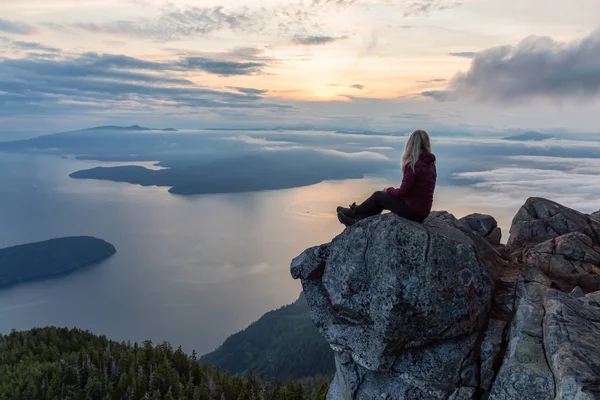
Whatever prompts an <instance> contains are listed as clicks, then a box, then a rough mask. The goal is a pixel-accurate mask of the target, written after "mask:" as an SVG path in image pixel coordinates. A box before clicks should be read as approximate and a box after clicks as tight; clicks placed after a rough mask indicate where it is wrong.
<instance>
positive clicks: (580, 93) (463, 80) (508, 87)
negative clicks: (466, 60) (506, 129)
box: [422, 30, 600, 103]
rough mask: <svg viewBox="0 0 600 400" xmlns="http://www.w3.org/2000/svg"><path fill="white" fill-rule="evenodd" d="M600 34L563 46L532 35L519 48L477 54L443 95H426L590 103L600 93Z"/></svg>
mask: <svg viewBox="0 0 600 400" xmlns="http://www.w3.org/2000/svg"><path fill="white" fill-rule="evenodd" d="M599 54H600V30H598V31H595V32H593V33H592V34H590V35H589V36H587V37H585V38H583V39H582V40H578V41H574V42H569V43H564V42H557V41H555V40H553V39H551V38H549V37H538V36H531V37H528V38H526V39H524V40H522V41H521V42H520V43H519V44H517V45H516V46H501V47H494V48H491V49H488V50H485V51H481V52H479V53H477V55H476V56H475V57H474V58H473V61H472V63H471V67H470V68H469V70H468V71H467V72H465V73H458V74H457V75H455V76H454V78H452V80H451V81H450V83H449V84H448V87H447V88H446V89H445V90H443V91H427V92H423V93H422V95H423V96H427V97H432V98H434V99H436V100H438V101H448V100H457V99H474V100H478V101H486V100H487V101H498V102H503V103H511V102H515V101H526V100H531V99H535V98H545V99H554V100H559V101H560V100H563V99H577V100H586V99H591V98H593V97H596V96H597V95H598V94H599V93H600V58H599V56H598V55H599Z"/></svg>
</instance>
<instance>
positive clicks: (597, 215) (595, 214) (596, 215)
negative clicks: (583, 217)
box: [590, 211, 600, 219]
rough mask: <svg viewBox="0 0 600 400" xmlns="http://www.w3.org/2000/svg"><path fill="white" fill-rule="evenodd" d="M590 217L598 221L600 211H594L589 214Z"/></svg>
mask: <svg viewBox="0 0 600 400" xmlns="http://www.w3.org/2000/svg"><path fill="white" fill-rule="evenodd" d="M590 215H591V216H592V217H594V218H597V219H600V211H596V212H593V213H591V214H590Z"/></svg>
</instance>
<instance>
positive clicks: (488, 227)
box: [459, 213, 502, 245]
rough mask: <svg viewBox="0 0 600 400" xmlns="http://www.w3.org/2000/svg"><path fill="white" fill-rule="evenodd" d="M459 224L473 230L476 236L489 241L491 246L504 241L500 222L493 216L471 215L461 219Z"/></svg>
mask: <svg viewBox="0 0 600 400" xmlns="http://www.w3.org/2000/svg"><path fill="white" fill-rule="evenodd" d="M459 222H460V223H461V224H463V225H464V226H465V227H467V228H469V229H470V230H472V231H473V232H474V233H475V234H477V235H479V236H481V237H482V238H484V239H487V240H488V241H489V242H490V243H491V244H494V245H499V244H500V240H501V239H502V230H501V229H500V227H499V226H498V222H497V221H496V219H495V218H494V217H492V216H491V215H485V214H477V213H475V214H470V215H467V216H466V217H463V218H461V219H459Z"/></svg>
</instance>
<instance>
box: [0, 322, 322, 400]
mask: <svg viewBox="0 0 600 400" xmlns="http://www.w3.org/2000/svg"><path fill="white" fill-rule="evenodd" d="M329 379H330V378H326V377H320V376H317V377H314V378H310V379H303V380H302V381H291V382H288V383H285V384H280V383H278V382H273V381H268V380H265V379H264V378H263V377H261V376H259V375H255V374H254V375H251V376H249V377H240V376H234V375H231V374H229V373H227V372H224V371H222V370H220V369H219V368H218V367H213V366H209V365H204V364H201V363H200V362H199V361H198V360H197V359H196V354H195V353H192V355H191V356H190V355H187V354H186V353H184V352H183V351H182V350H181V348H178V349H173V348H172V347H171V345H170V344H169V343H166V342H165V343H162V344H158V345H153V344H152V342H150V341H145V342H144V343H142V344H141V345H138V344H137V343H135V344H133V345H131V344H127V343H119V342H115V341H111V340H108V339H107V338H106V337H105V336H99V335H94V334H92V333H89V332H87V331H82V330H78V329H66V328H64V329H63V328H54V327H48V328H41V329H32V330H30V331H25V332H14V331H13V332H12V333H10V334H9V335H5V336H3V335H0V399H10V400H21V399H22V400H32V399H40V400H45V399H47V400H54V399H61V400H62V399H77V400H96V399H98V400H105V399H106V400H109V399H110V400H117V399H119V400H120V399H169V400H170V399H173V400H175V399H177V400H179V399H186V400H188V399H189V400H200V399H202V400H205V399H206V400H222V399H225V400H229V399H231V400H238V399H239V400H263V399H264V400H279V399H281V400H304V399H315V400H323V399H325V395H326V393H327V385H328V382H329Z"/></svg>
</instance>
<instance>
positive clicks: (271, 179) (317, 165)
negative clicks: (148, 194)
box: [69, 156, 364, 195]
mask: <svg viewBox="0 0 600 400" xmlns="http://www.w3.org/2000/svg"><path fill="white" fill-rule="evenodd" d="M310 164H311V167H310V168H307V166H306V165H307V164H306V163H305V162H300V161H294V160H291V159H287V160H285V159H282V158H281V157H279V158H277V159H274V158H272V157H261V156H242V157H235V158H228V159H222V160H215V161H211V162H208V163H201V164H196V165H183V166H175V167H172V168H167V169H160V170H150V169H147V168H144V167H141V166H134V165H129V166H120V167H96V168H91V169H87V170H82V171H77V172H74V173H72V174H71V175H69V176H70V177H71V178H74V179H99V180H108V181H113V182H127V183H132V184H137V185H142V186H170V187H171V188H170V189H169V192H170V193H173V194H181V195H192V194H209V193H241V192H253V191H261V190H277V189H289V188H293V187H300V186H308V185H314V184H316V183H319V182H322V181H324V180H328V179H344V178H362V177H363V175H364V166H361V165H356V163H354V164H353V163H352V162H348V161H347V160H346V161H345V162H338V164H337V165H331V164H330V163H329V162H327V160H325V161H323V160H321V161H319V160H313V162H312V163H310Z"/></svg>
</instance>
